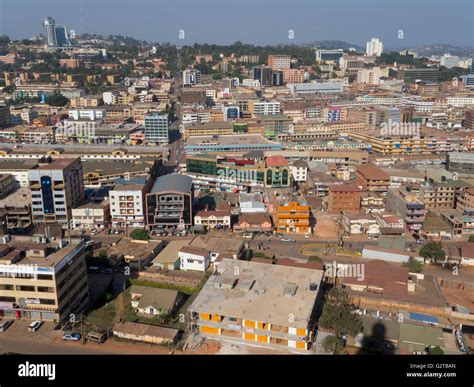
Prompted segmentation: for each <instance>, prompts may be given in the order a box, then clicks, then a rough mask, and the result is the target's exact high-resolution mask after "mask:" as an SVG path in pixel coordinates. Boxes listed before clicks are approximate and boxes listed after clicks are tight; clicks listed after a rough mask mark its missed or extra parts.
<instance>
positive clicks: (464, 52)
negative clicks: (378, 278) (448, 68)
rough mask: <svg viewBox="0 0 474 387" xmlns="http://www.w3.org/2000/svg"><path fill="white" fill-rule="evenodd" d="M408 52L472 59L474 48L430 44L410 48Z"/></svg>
mask: <svg viewBox="0 0 474 387" xmlns="http://www.w3.org/2000/svg"><path fill="white" fill-rule="evenodd" d="M410 50H413V51H416V52H418V53H419V54H420V55H423V56H431V55H436V56H440V55H443V54H445V53H450V54H451V55H457V56H464V57H471V58H472V57H473V56H474V48H473V47H466V46H454V45H452V44H430V45H425V46H419V47H412V48H410Z"/></svg>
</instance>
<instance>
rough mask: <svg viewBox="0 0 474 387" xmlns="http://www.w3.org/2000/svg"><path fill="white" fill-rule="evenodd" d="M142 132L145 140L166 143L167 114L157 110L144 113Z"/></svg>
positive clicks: (167, 134) (167, 135) (167, 133)
mask: <svg viewBox="0 0 474 387" xmlns="http://www.w3.org/2000/svg"><path fill="white" fill-rule="evenodd" d="M144 120H145V124H144V129H143V134H144V135H145V140H146V141H147V142H155V143H159V144H168V142H169V131H168V115H167V114H160V113H158V112H150V113H148V114H146V115H145V119H144Z"/></svg>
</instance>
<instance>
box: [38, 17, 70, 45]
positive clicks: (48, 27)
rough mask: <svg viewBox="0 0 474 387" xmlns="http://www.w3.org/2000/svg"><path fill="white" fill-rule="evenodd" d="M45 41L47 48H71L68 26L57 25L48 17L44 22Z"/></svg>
mask: <svg viewBox="0 0 474 387" xmlns="http://www.w3.org/2000/svg"><path fill="white" fill-rule="evenodd" d="M43 29H44V40H45V45H46V46H47V47H68V46H71V41H70V40H69V34H68V31H67V28H66V26H64V25H56V21H55V20H54V19H53V18H52V17H47V18H46V19H44V22H43Z"/></svg>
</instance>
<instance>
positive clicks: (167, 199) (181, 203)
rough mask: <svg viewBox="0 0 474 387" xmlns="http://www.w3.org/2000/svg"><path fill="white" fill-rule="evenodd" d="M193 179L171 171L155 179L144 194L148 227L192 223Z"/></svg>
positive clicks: (183, 227) (181, 227) (177, 225)
mask: <svg viewBox="0 0 474 387" xmlns="http://www.w3.org/2000/svg"><path fill="white" fill-rule="evenodd" d="M193 200H194V185H193V179H192V178H191V177H189V176H186V175H180V174H177V173H173V174H170V175H163V176H160V177H159V178H158V179H156V182H155V184H154V185H153V187H152V189H151V191H150V192H149V193H148V194H147V195H146V223H147V226H148V227H149V228H157V227H164V228H169V227H177V228H180V229H185V228H187V227H189V226H191V225H192V224H193Z"/></svg>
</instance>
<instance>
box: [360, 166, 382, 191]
mask: <svg viewBox="0 0 474 387" xmlns="http://www.w3.org/2000/svg"><path fill="white" fill-rule="evenodd" d="M356 182H357V184H358V185H360V186H362V189H363V190H364V191H373V192H387V190H388V187H389V185H390V176H389V175H387V174H386V173H385V172H384V171H382V170H381V169H380V168H379V167H376V166H375V165H373V164H364V165H358V166H357V169H356Z"/></svg>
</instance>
